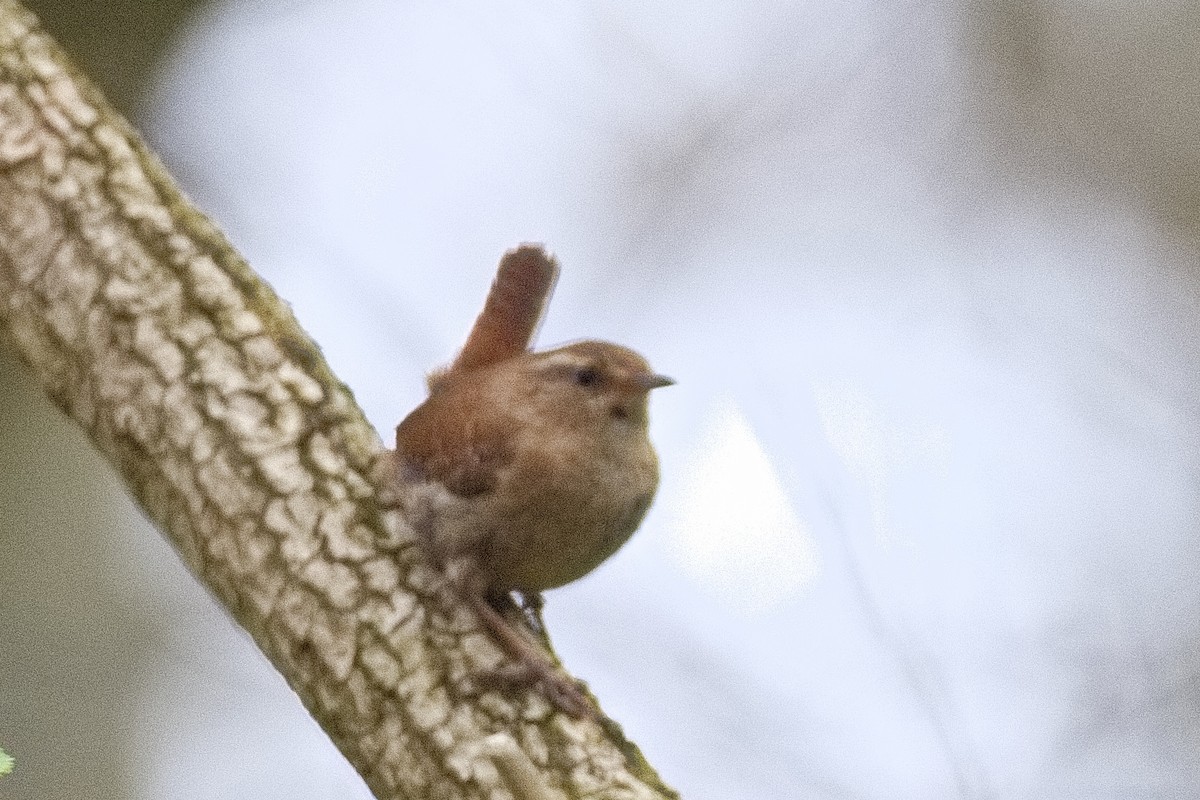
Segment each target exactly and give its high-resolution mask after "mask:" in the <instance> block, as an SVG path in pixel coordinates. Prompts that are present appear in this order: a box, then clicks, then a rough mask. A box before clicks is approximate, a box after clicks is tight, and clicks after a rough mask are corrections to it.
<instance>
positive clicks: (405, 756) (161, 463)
mask: <svg viewBox="0 0 1200 800" xmlns="http://www.w3.org/2000/svg"><path fill="white" fill-rule="evenodd" d="M0 330H3V331H4V332H5V334H6V335H7V336H8V338H9V339H11V341H12V342H14V343H15V345H16V347H17V349H18V350H19V352H20V353H21V354H22V355H23V357H24V359H25V361H26V362H27V363H28V364H29V366H30V368H31V369H32V370H33V372H34V373H35V374H36V375H37V377H38V379H39V380H40V381H41V382H42V384H43V385H44V386H45V388H46V390H47V392H48V393H49V394H50V396H51V397H52V398H53V399H54V401H55V402H56V403H57V404H58V406H59V407H60V408H61V409H62V410H63V411H64V412H65V413H67V414H68V415H69V416H71V417H72V418H73V419H75V420H76V421H77V422H78V423H79V424H80V425H81V426H82V427H83V428H84V429H85V430H86V431H87V433H88V435H89V436H90V437H91V439H92V441H93V442H94V444H95V446H96V447H97V448H98V449H99V450H100V451H102V452H103V453H104V454H105V455H106V457H107V458H108V460H109V461H110V462H111V463H112V465H113V466H114V467H115V468H116V470H117V471H118V472H119V473H120V474H121V476H122V477H123V478H124V480H125V481H126V483H127V484H128V486H129V491H130V492H131V493H132V494H133V495H134V496H135V497H136V498H137V500H138V501H139V503H140V504H141V505H142V507H143V508H144V509H145V511H146V514H147V515H148V516H149V517H150V518H151V519H152V520H154V522H155V523H157V524H158V526H159V527H160V528H161V529H162V530H163V532H164V533H165V534H166V535H167V536H168V537H169V538H170V540H171V541H172V542H173V543H174V545H175V547H176V548H177V549H178V551H179V552H180V553H181V554H182V556H183V558H184V559H185V560H186V561H187V563H188V565H189V566H190V567H191V569H192V571H193V572H194V573H195V574H196V576H197V577H198V578H199V579H200V580H201V581H203V582H204V583H205V585H207V586H208V587H209V588H210V589H211V591H212V592H213V594H214V595H216V597H217V598H218V599H219V600H220V601H221V602H222V603H223V604H224V605H225V606H226V607H227V608H228V609H229V611H230V613H231V614H232V615H233V616H234V617H235V618H236V619H237V621H238V622H239V623H240V624H241V625H242V626H243V627H244V628H245V629H246V630H247V631H248V632H249V633H250V635H251V636H252V637H253V638H254V640H255V641H256V642H257V643H258V645H259V647H260V648H262V650H263V652H265V653H266V654H267V656H268V657H269V658H270V659H271V661H272V662H273V663H274V664H275V666H276V667H277V668H278V669H279V670H280V671H281V672H282V673H283V674H284V676H285V677H286V678H287V680H288V682H289V683H290V684H291V686H292V688H293V689H295V691H296V692H297V694H299V695H300V697H301V699H302V700H303V701H304V704H305V705H306V706H307V707H308V709H309V710H310V711H311V712H312V714H313V715H314V717H316V719H317V720H318V722H319V723H320V724H321V725H322V727H324V729H325V730H326V731H327V732H328V733H329V735H330V736H331V737H332V738H333V740H334V741H335V742H336V743H337V745H338V747H339V748H340V749H341V750H342V752H343V753H345V755H346V757H347V758H349V759H350V761H351V763H353V764H354V766H355V767H356V768H357V769H358V771H359V772H360V773H361V774H362V775H363V777H364V778H365V779H366V781H367V783H368V784H369V785H370V787H371V789H372V790H373V791H374V792H375V794H376V796H377V797H380V798H416V797H444V798H482V797H489V798H490V797H510V796H511V797H516V798H551V797H570V798H580V797H589V798H662V797H673V796H675V795H674V793H673V792H672V791H671V790H669V789H667V788H666V787H665V786H663V785H662V784H661V782H660V781H659V780H658V778H657V776H656V775H655V774H654V773H653V771H652V770H651V769H650V767H649V766H648V765H647V764H646V763H645V762H644V761H643V760H642V758H641V756H640V754H639V753H638V751H637V749H636V748H635V747H634V746H633V745H631V744H629V743H628V742H626V741H625V740H624V739H623V738H622V736H621V734H620V730H619V729H618V728H617V727H616V726H615V725H613V724H611V723H609V724H605V725H598V724H595V723H592V722H587V721H577V720H571V719H568V718H566V717H564V716H562V715H561V714H557V713H554V712H552V710H551V709H550V707H549V706H548V705H547V704H546V703H545V701H543V700H542V699H541V698H540V697H538V696H537V695H536V694H521V695H520V696H519V697H517V696H506V695H502V694H499V693H496V692H493V691H489V690H487V689H486V687H480V686H478V685H475V683H474V682H473V680H472V676H473V675H477V674H478V672H479V670H480V669H481V668H483V667H487V666H489V665H494V664H495V663H496V662H497V661H498V660H499V659H500V657H501V656H500V653H499V651H498V650H497V649H496V648H495V647H494V646H493V645H492V643H491V641H490V640H489V639H488V638H487V637H486V636H485V635H483V634H482V633H481V630H480V628H479V627H478V623H477V620H476V619H475V618H474V617H473V616H472V615H471V614H470V613H469V612H468V611H467V610H466V609H465V608H462V607H457V606H453V605H452V604H451V603H450V601H448V600H447V599H446V598H445V597H444V596H443V594H441V593H439V592H438V587H439V580H440V578H439V576H438V575H437V574H436V573H435V572H434V571H432V570H431V569H429V568H428V567H427V566H426V564H425V562H424V561H423V559H422V558H421V555H420V552H419V551H418V550H417V549H416V548H415V547H414V545H413V540H412V535H411V531H410V529H409V528H408V526H407V524H406V522H405V520H404V519H403V516H402V514H401V513H400V511H399V510H398V509H397V508H395V506H394V499H393V498H391V497H389V494H388V490H387V479H386V471H385V470H383V469H381V468H380V465H381V464H382V463H383V461H382V456H383V454H384V449H383V446H382V445H381V443H380V441H379V438H378V436H377V435H376V433H375V431H374V430H372V429H371V427H370V426H369V425H368V424H367V422H366V421H365V419H364V418H363V416H362V413H361V412H360V411H359V409H358V408H357V406H356V405H355V404H354V400H353V398H352V397H351V394H350V392H349V390H348V389H347V388H346V387H345V386H344V385H342V384H341V383H340V382H339V381H338V380H337V379H336V378H335V377H334V376H333V374H332V373H331V372H330V370H329V368H328V366H327V365H326V364H325V362H324V360H323V359H322V357H321V353H320V351H319V350H318V348H317V347H316V345H314V344H313V342H312V341H311V340H310V339H309V338H308V336H307V335H306V334H305V333H304V331H303V330H301V328H300V327H299V325H297V323H296V321H295V319H294V318H293V317H292V315H291V313H290V311H289V310H288V308H287V307H286V305H284V304H283V303H282V302H281V301H280V300H279V298H278V297H276V295H275V294H274V292H272V291H271V289H270V287H268V286H267V285H266V284H265V283H263V282H262V281H261V280H260V279H259V278H258V277H257V276H255V275H254V273H253V272H251V271H250V269H249V267H248V266H247V265H246V263H245V262H244V261H243V260H242V259H241V258H240V257H239V256H238V255H237V254H236V253H235V252H234V251H233V249H232V248H231V247H230V246H229V244H228V243H227V242H226V241H225V239H224V238H223V237H222V236H221V234H220V233H219V232H218V231H216V230H215V229H214V227H213V226H212V225H211V223H209V221H208V220H207V219H205V218H204V217H203V216H202V215H201V214H200V213H199V212H198V211H197V210H196V209H195V208H193V207H192V206H191V205H190V204H189V203H188V202H187V200H186V199H184V198H183V196H182V195H181V194H180V192H179V190H178V188H177V187H176V186H175V185H174V183H173V182H172V181H171V179H170V178H169V176H168V175H167V174H166V172H165V171H164V170H163V168H162V166H161V165H160V164H159V163H158V162H157V161H156V160H155V158H154V157H153V156H152V155H151V154H150V153H149V152H148V151H147V150H146V147H145V146H144V145H143V144H142V142H141V140H140V139H139V138H138V137H137V135H136V134H135V133H134V132H133V131H132V130H131V129H130V128H129V126H128V125H127V124H126V123H125V121H124V120H122V119H121V118H120V117H119V116H118V115H117V114H116V113H115V112H114V111H113V110H112V109H111V108H110V107H109V106H108V105H107V103H105V101H104V100H103V98H102V97H100V95H99V93H98V92H97V91H96V90H95V89H94V88H92V87H91V85H90V84H89V83H88V82H87V81H86V79H84V78H83V77H82V76H81V75H80V74H78V72H77V71H76V70H75V69H74V68H73V67H72V66H70V64H69V63H68V61H67V60H66V58H65V57H64V56H63V54H62V53H61V51H60V50H59V49H58V47H57V46H56V45H55V44H54V43H53V42H52V41H51V40H50V39H49V37H47V36H46V35H45V34H44V33H43V32H42V31H41V30H40V28H39V27H38V25H37V22H36V20H35V19H34V18H33V17H32V15H30V14H29V13H28V12H27V11H25V10H24V9H23V8H21V7H20V6H19V5H18V4H16V3H15V2H13V0H0Z"/></svg>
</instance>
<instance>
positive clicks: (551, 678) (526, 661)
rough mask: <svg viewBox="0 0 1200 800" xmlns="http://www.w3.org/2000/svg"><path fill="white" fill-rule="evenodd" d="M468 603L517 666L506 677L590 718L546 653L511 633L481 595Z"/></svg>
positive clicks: (577, 693) (592, 710) (569, 711)
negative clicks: (512, 672) (535, 689)
mask: <svg viewBox="0 0 1200 800" xmlns="http://www.w3.org/2000/svg"><path fill="white" fill-rule="evenodd" d="M468 599H469V600H470V602H471V605H472V606H473V607H474V609H475V611H476V613H478V614H479V616H480V618H481V619H482V620H483V623H484V625H485V626H486V627H487V629H488V631H489V632H490V633H491V634H492V636H493V637H494V638H495V639H496V642H497V643H498V644H499V645H500V646H501V647H502V648H503V649H504V650H505V652H507V653H508V654H509V656H511V657H512V658H514V659H516V661H517V663H518V665H519V672H517V673H516V674H510V675H509V676H508V677H510V678H511V680H513V681H516V682H522V683H524V682H528V683H533V684H535V685H536V686H538V687H539V688H540V689H541V690H542V691H543V693H544V694H545V695H546V699H548V700H549V701H550V702H552V703H553V704H554V705H556V706H558V708H559V709H561V710H562V711H564V712H566V713H567V714H570V715H571V716H573V717H581V718H582V717H593V716H595V715H596V709H595V708H594V707H593V705H592V704H591V702H590V701H589V700H588V699H587V697H586V696H585V695H584V694H583V692H582V691H580V689H579V687H578V686H576V685H575V683H574V682H573V681H571V680H570V679H569V678H566V677H564V676H562V675H560V674H559V673H558V672H557V671H555V669H554V665H553V664H551V663H550V659H549V658H548V657H547V656H546V654H545V653H543V652H541V651H539V650H538V649H537V648H535V647H534V646H533V644H532V643H531V642H530V641H529V640H528V639H526V638H525V637H524V636H522V635H521V634H520V633H518V632H517V631H516V630H514V629H513V626H512V624H511V623H510V622H509V621H508V620H507V619H505V618H504V617H503V616H502V615H501V614H500V612H499V611H497V610H496V609H495V608H494V607H493V606H492V604H491V603H490V602H488V599H487V596H486V595H485V594H484V593H483V592H472V593H471V594H470V595H469V596H468Z"/></svg>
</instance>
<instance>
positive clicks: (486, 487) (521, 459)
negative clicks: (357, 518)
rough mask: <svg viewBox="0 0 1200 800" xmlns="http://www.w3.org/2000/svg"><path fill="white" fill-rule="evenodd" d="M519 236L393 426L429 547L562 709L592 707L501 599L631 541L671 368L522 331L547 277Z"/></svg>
mask: <svg viewBox="0 0 1200 800" xmlns="http://www.w3.org/2000/svg"><path fill="white" fill-rule="evenodd" d="M557 275H558V268H557V264H556V263H555V261H554V260H553V259H552V258H551V257H550V256H549V255H547V254H546V253H545V251H543V250H542V249H541V248H540V247H537V246H533V245H523V246H521V247H519V248H517V249H516V250H512V251H509V252H508V253H506V254H505V256H504V258H503V259H502V260H501V262H500V267H499V269H498V271H497V275H496V279H495V281H494V282H493V284H492V289H491V291H490V292H489V295H488V299H487V302H486V303H485V305H484V310H483V312H482V313H481V314H480V315H479V318H478V319H477V320H476V323H475V325H474V327H473V328H472V330H471V333H470V335H469V336H468V338H467V343H466V344H465V345H464V347H463V349H462V351H461V353H460V354H459V356H458V357H457V358H456V359H455V361H454V362H453V363H452V364H451V365H450V366H449V367H446V368H444V369H442V370H439V371H436V372H434V373H433V374H432V375H430V378H429V382H428V383H429V397H428V399H426V400H425V402H424V403H422V404H421V405H420V406H418V407H417V408H416V409H415V410H413V411H412V413H410V414H409V415H408V416H407V417H405V418H404V420H403V421H402V422H401V423H400V425H399V426H398V427H397V428H396V454H395V456H396V458H395V463H396V466H397V478H398V482H399V488H400V494H401V497H402V498H403V503H404V505H405V509H406V512H407V514H408V517H409V519H410V521H412V523H413V525H414V528H415V529H416V530H417V532H418V536H419V538H420V540H421V542H422V544H423V545H424V546H425V547H426V549H427V551H428V553H429V555H430V557H431V558H432V559H433V560H434V561H435V562H436V563H438V564H439V565H441V566H442V568H443V569H445V571H446V573H447V576H448V578H449V581H450V583H451V585H452V587H453V588H454V590H455V591H456V592H457V593H458V594H459V595H460V596H461V597H462V598H463V599H464V600H466V601H467V602H469V603H470V604H471V606H472V607H473V608H474V609H475V610H476V611H477V612H478V613H479V615H480V617H481V619H482V621H483V622H484V623H485V625H486V627H487V629H488V630H489V632H491V634H492V635H493V636H494V637H495V639H496V640H497V642H498V643H499V644H500V645H501V646H502V648H503V649H504V651H505V652H507V653H508V654H509V655H510V656H511V657H513V658H514V659H515V660H516V661H517V663H518V664H519V665H520V669H521V671H522V674H523V675H525V676H527V677H528V678H529V680H530V682H531V683H534V684H536V685H538V686H539V687H540V688H541V689H542V690H543V691H544V692H545V694H546V695H547V697H548V698H549V699H550V700H551V701H552V702H554V703H555V704H556V705H557V706H558V707H559V708H560V709H562V710H564V711H566V712H567V713H570V714H572V715H574V716H590V715H592V714H594V709H593V707H592V705H591V704H590V703H589V702H588V701H587V699H586V697H585V696H584V694H583V693H582V692H581V691H580V689H579V688H578V686H577V685H576V684H575V683H574V682H572V681H570V680H569V679H568V678H566V677H565V676H563V675H561V674H559V673H558V672H557V671H555V669H554V667H553V665H552V664H551V663H550V660H549V657H548V655H547V654H546V653H545V652H544V651H542V650H540V649H539V648H538V647H537V646H536V645H535V644H534V642H533V641H532V640H531V639H530V638H529V637H528V636H527V634H525V633H524V632H522V631H520V630H518V629H517V628H516V627H514V625H512V624H511V623H510V622H509V620H508V619H507V618H506V617H505V616H504V615H503V614H501V613H500V611H499V610H497V605H500V606H501V607H503V606H504V604H505V603H506V602H507V604H509V605H511V599H510V598H511V593H512V592H514V591H517V592H520V593H521V594H522V596H523V597H524V598H526V599H530V598H532V601H533V602H536V603H538V604H539V605H540V594H539V593H540V592H541V591H543V590H545V589H553V588H556V587H558V586H562V585H564V584H567V583H570V582H571V581H574V580H577V579H578V578H581V577H583V576H584V575H586V574H588V573H589V572H591V571H592V570H593V569H595V568H596V567H597V566H599V565H600V564H601V563H602V562H603V561H604V560H605V559H607V558H608V557H609V556H611V555H612V554H613V553H615V552H616V551H617V550H618V549H619V548H620V547H621V545H623V544H624V543H625V542H626V541H628V539H629V537H630V536H632V535H633V532H634V531H635V530H637V527H638V525H639V524H641V521H642V518H643V517H644V516H645V514H646V510H647V509H648V508H649V507H650V503H651V502H652V501H653V499H654V494H655V491H656V490H657V488H658V457H657V456H656V455H655V452H654V448H653V446H652V445H651V444H650V438H649V435H648V430H647V429H648V400H649V397H648V395H649V392H650V391H651V390H653V389H656V388H659V387H663V386H669V385H671V384H672V383H673V381H672V380H671V379H670V378H667V377H665V376H663V375H659V374H657V373H655V372H654V371H653V370H652V369H651V368H650V366H649V364H647V363H646V360H645V359H643V358H642V357H641V356H640V355H638V354H637V353H635V352H633V351H632V350H629V349H628V348H625V347H622V346H620V345H616V344H611V343H609V342H600V341H581V342H576V343H573V344H569V345H566V346H564V347H559V348H556V349H554V350H548V351H544V352H531V351H530V349H529V348H530V343H531V341H532V339H533V335H534V332H535V330H536V328H537V326H538V323H539V322H540V320H541V317H542V314H543V312H544V310H545V306H546V302H547V300H548V298H549V296H550V293H551V291H552V289H553V286H554V282H555V280H556V279H557Z"/></svg>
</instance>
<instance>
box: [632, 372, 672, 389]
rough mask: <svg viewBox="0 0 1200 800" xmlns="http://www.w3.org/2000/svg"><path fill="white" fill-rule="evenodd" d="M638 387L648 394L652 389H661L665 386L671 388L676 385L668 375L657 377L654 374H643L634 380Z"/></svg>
mask: <svg viewBox="0 0 1200 800" xmlns="http://www.w3.org/2000/svg"><path fill="white" fill-rule="evenodd" d="M633 381H634V383H636V384H637V385H638V387H640V388H642V389H645V390H646V391H647V392H648V391H650V390H651V389H661V388H663V387H664V386H671V385H673V384H674V383H675V381H674V380H672V379H671V378H668V377H667V376H666V375H656V374H655V373H653V372H643V373H641V374H640V375H637V376H636V377H634V379H633Z"/></svg>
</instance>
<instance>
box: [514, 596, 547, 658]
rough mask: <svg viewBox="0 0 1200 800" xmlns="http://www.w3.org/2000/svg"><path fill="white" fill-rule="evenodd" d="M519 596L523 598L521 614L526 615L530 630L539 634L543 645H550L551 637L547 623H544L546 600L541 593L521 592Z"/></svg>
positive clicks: (520, 604)
mask: <svg viewBox="0 0 1200 800" xmlns="http://www.w3.org/2000/svg"><path fill="white" fill-rule="evenodd" d="M517 594H519V595H520V596H521V602H520V603H518V604H517V605H519V606H520V607H521V613H522V614H524V615H525V623H526V624H527V625H528V626H529V628H530V630H532V631H533V632H534V633H536V634H537V636H538V638H539V639H541V640H542V643H543V644H545V645H547V646H548V645H549V643H550V637H549V635H548V634H547V633H546V623H544V622H542V608H543V607H544V606H545V605H546V600H545V598H543V597H542V593H541V592H527V591H525V590H521V591H519V592H518V593H517Z"/></svg>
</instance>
